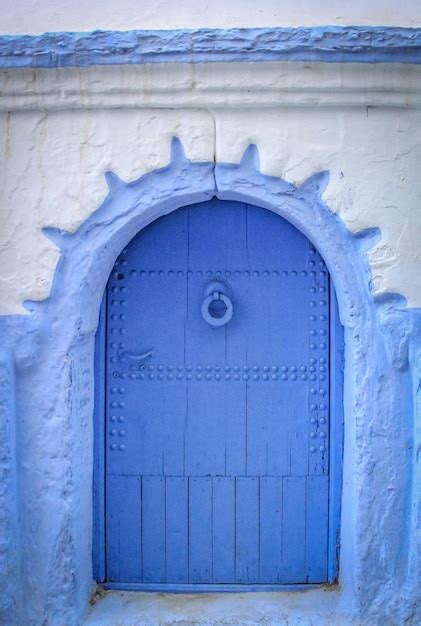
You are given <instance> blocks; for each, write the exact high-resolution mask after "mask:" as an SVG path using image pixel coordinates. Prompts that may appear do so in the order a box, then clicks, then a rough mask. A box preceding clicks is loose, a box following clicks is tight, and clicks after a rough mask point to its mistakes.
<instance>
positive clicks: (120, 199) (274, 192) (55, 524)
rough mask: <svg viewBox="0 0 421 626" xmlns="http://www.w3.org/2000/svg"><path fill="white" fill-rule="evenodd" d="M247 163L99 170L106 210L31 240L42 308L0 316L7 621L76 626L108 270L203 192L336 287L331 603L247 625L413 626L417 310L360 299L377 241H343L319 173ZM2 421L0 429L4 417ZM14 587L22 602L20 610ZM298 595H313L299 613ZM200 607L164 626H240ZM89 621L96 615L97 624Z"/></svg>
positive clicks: (2, 559)
mask: <svg viewBox="0 0 421 626" xmlns="http://www.w3.org/2000/svg"><path fill="white" fill-rule="evenodd" d="M259 167H260V163H259V155H258V152H257V149H256V148H255V147H250V148H249V149H248V150H247V151H246V152H245V154H244V156H243V158H242V160H241V162H240V164H239V165H232V164H224V163H216V164H214V162H212V161H211V162H204V163H203V162H202V163H199V162H191V161H188V160H187V159H186V157H185V154H184V151H183V148H182V145H181V144H180V142H179V141H178V140H175V141H173V143H172V155H171V161H170V165H169V166H168V167H166V168H164V169H162V170H158V171H152V172H151V173H150V174H148V175H145V176H143V177H141V178H140V179H138V180H137V181H134V182H133V183H131V184H125V183H124V182H123V181H122V180H121V179H120V178H118V176H116V174H112V173H108V174H107V176H106V181H107V185H108V188H109V192H108V194H107V196H106V198H105V200H104V202H103V203H102V204H101V206H100V207H99V208H98V210H97V211H95V212H94V213H92V214H91V215H90V216H89V217H88V218H87V219H86V220H85V221H83V222H82V224H81V225H80V227H79V228H78V229H77V230H76V232H75V233H74V234H73V235H72V234H71V233H69V232H67V231H64V230H60V229H51V228H50V229H47V230H46V231H45V233H46V235H47V236H48V237H49V238H50V239H52V240H53V241H54V242H55V243H56V244H57V246H59V247H60V249H61V256H60V261H59V264H58V267H57V270H56V273H55V278H54V285H53V290H52V293H51V297H50V298H48V299H47V300H44V301H43V302H41V303H31V304H29V305H28V306H29V308H30V310H31V312H32V314H31V315H10V316H3V317H0V331H1V333H2V341H3V343H4V350H5V351H6V350H7V351H8V353H12V354H13V357H14V362H15V372H16V390H17V393H16V414H17V415H19V420H18V422H17V425H18V429H17V444H16V447H15V450H16V452H17V454H16V458H17V467H18V474H17V476H18V481H13V480H11V481H8V483H7V485H6V488H5V489H4V490H3V491H2V492H0V496H1V498H2V500H3V501H4V503H9V504H8V506H4V504H3V503H2V502H0V506H2V507H3V509H2V510H4V511H5V512H4V514H3V517H2V518H0V523H1V524H2V526H3V527H7V525H9V528H12V529H13V530H14V535H15V536H16V539H14V538H13V537H12V540H11V541H8V542H5V543H4V545H3V546H2V551H1V552H0V565H1V567H0V572H5V571H6V568H5V567H3V564H4V565H5V566H7V567H8V568H9V569H8V571H11V569H12V568H13V567H15V568H16V563H14V557H15V554H16V552H15V545H21V552H19V555H18V556H20V555H22V557H23V558H22V559H21V560H20V561H19V560H18V563H17V569H18V571H20V573H21V578H20V579H19V577H18V576H15V577H14V578H13V584H12V585H9V589H10V594H8V595H7V597H6V596H3V597H1V598H0V614H2V616H4V618H3V619H4V620H5V622H6V623H8V624H11V625H12V624H17V625H18V626H21V624H25V625H26V624H28V626H38V625H41V624H43V625H44V626H50V625H51V626H56V624H66V626H67V625H68V626H79V624H80V623H81V619H82V614H83V612H84V610H85V608H86V606H87V602H88V598H89V593H90V590H91V588H92V560H91V547H92V544H91V537H92V521H93V517H92V466H93V442H92V431H93V425H92V413H93V392H94V378H93V354H94V333H95V330H96V327H97V322H98V312H99V307H100V303H101V300H102V295H103V290H104V286H105V284H106V281H107V278H108V275H109V273H110V271H111V269H112V267H113V264H114V261H115V258H116V257H117V255H118V254H119V252H120V251H121V250H122V249H123V248H124V247H125V245H127V243H128V241H130V239H131V238H132V237H133V235H134V234H135V233H136V232H138V231H139V230H140V229H141V228H142V227H144V226H145V225H146V224H148V223H149V222H150V221H152V220H153V219H156V218H157V217H159V216H161V215H163V214H166V213H168V212H170V211H173V210H176V209H177V208H178V207H180V206H185V205H187V204H191V203H195V202H200V201H202V200H205V199H207V198H210V197H213V196H216V197H218V198H221V199H228V200H238V201H240V202H248V203H252V204H255V205H258V206H261V207H263V208H267V209H268V210H272V211H274V212H276V213H278V214H280V215H281V216H283V217H285V218H286V219H288V220H290V221H291V223H293V224H294V225H295V226H296V227H298V228H299V229H300V230H301V231H302V232H303V233H304V234H305V235H306V236H307V237H309V239H310V240H311V241H312V242H313V243H314V244H315V245H316V247H317V248H318V250H319V252H320V253H321V255H322V256H323V257H324V259H325V261H326V264H327V266H328V268H329V271H330V273H331V276H332V278H333V280H334V283H335V288H336V293H337V297H338V304H339V311H340V316H341V321H342V323H343V325H344V327H345V372H344V378H345V382H344V387H345V396H344V422H345V441H344V459H343V482H344V484H343V497H342V517H341V552H340V577H339V586H338V587H335V588H333V589H330V590H329V592H326V591H325V590H324V589H318V590H314V591H312V592H311V594H308V595H307V594H302V595H301V594H297V593H294V594H291V599H290V601H289V603H288V601H287V600H286V601H285V604H284V612H283V613H282V614H281V613H280V597H278V598H277V600H275V599H274V597H273V595H271V597H268V596H267V595H266V596H262V597H261V599H257V600H256V604H255V616H256V621H257V623H259V621H260V622H261V623H271V622H270V619H272V618H273V619H272V624H277V623H278V624H279V623H281V624H282V620H283V623H284V624H285V623H288V620H290V623H294V619H295V618H297V623H299V621H298V618H299V619H301V621H302V622H303V623H304V624H305V623H307V624H309V623H310V624H311V623H312V622H313V624H314V625H315V624H316V623H317V621H315V620H319V618H320V619H321V620H325V622H324V623H327V624H329V620H330V623H332V624H341V623H344V624H346V623H347V622H348V623H349V622H351V623H352V620H353V621H354V623H356V624H363V625H364V626H383V625H384V624H391V625H393V626H394V624H408V625H411V626H415V625H416V624H418V623H419V618H420V615H419V610H420V607H421V604H420V603H419V593H420V586H419V580H420V571H419V545H418V544H419V517H418V511H419V502H420V484H419V482H417V480H416V477H417V475H418V472H419V469H416V468H417V454H418V452H417V451H419V446H420V442H419V432H418V431H415V429H414V425H415V424H416V423H417V419H418V418H419V416H418V414H417V410H418V408H417V407H418V406H419V389H420V386H419V354H420V346H421V344H420V336H421V333H420V329H421V324H420V314H419V313H420V312H419V310H418V311H417V310H414V309H408V308H406V307H405V305H404V303H403V300H402V298H399V297H392V296H389V297H384V298H382V299H377V300H375V299H374V298H373V295H372V294H371V293H370V292H369V272H368V267H367V265H366V263H365V253H366V251H367V250H368V249H370V247H372V245H373V243H374V242H375V240H376V231H375V230H374V231H372V230H365V231H360V232H359V233H357V235H353V234H352V233H351V232H350V231H349V230H348V229H347V228H346V226H345V224H344V223H343V221H342V220H341V219H340V218H338V216H337V215H335V213H334V212H332V211H331V210H330V209H329V207H328V206H327V205H326V204H325V203H324V202H323V201H322V196H323V194H324V192H325V190H326V186H327V185H328V182H329V173H328V172H319V173H316V174H315V175H313V176H312V177H311V178H309V179H307V180H305V181H304V182H303V184H302V185H300V186H292V185H291V184H289V183H287V182H286V181H284V180H282V179H280V178H277V177H269V176H266V175H264V174H262V173H261V172H260V170H259ZM5 354H6V352H5ZM5 358H6V359H7V357H5ZM7 363H8V361H7V360H5V364H6V367H7ZM3 367H4V366H3ZM411 377H413V379H414V383H415V384H414V387H413V389H414V393H415V396H413V392H412V388H411ZM8 379H10V377H9V378H7V377H6V379H5V380H6V382H7V380H8ZM3 392H4V395H5V398H4V399H3V403H5V402H6V401H8V402H9V403H10V404H13V402H14V400H13V396H12V393H13V389H10V390H9V391H8V390H7V389H6V388H4V389H3ZM0 418H1V420H2V423H1V424H0V426H2V425H3V423H5V425H6V428H4V430H6V429H7V420H5V415H4V412H3V413H2V412H0ZM99 419H100V418H99ZM10 441H11V438H10V436H9V437H7V438H6V439H5V440H2V441H0V444H1V445H0V453H1V457H0V458H1V461H2V469H3V471H5V472H6V473H8V474H9V475H12V477H13V459H14V458H15V457H14V456H13V454H10V449H11V445H10ZM10 503H11V504H10ZM16 510H18V511H19V517H17V516H16V514H15V513H14V512H15V511H16ZM18 519H19V524H17V520H18ZM22 590H24V593H25V595H26V597H30V598H31V602H30V603H28V602H20V601H19V594H20V593H21V592H22ZM252 597H253V594H251V595H250V598H252ZM200 598H202V599H200ZM306 598H307V600H306ZM308 598H310V599H311V598H313V599H314V602H313V603H311V605H312V606H313V607H314V614H313V613H312V614H311V615H309V607H308V604H310V603H309V601H308ZM236 600H237V601H236ZM266 600H267V604H266V605H265V601H266ZM103 602H104V604H102V603H101V602H100V604H99V605H98V607H97V608H98V610H99V616H101V611H106V608H107V606H110V604H111V606H113V605H114V607H117V609H116V612H115V613H114V615H115V621H114V623H115V624H118V623H119V624H131V625H132V626H133V624H141V623H142V611H144V610H146V608H147V607H148V598H147V597H146V599H145V602H146V607H145V608H143V605H142V603H141V600H140V599H138V600H136V601H135V602H132V603H131V602H130V600H129V597H128V596H127V595H125V594H124V595H123V596H119V595H118V594H117V596H116V595H115V594H111V595H110V596H109V598H105V600H104V601H103ZM207 602H208V601H207V599H206V596H205V597H203V596H201V597H199V598H198V597H197V596H196V597H192V598H190V599H189V600H186V611H184V613H181V611H182V610H183V608H182V604H183V602H182V598H179V599H178V600H177V603H178V608H177V611H178V616H177V618H176V622H175V623H177V621H178V622H179V623H180V622H181V623H193V624H194V623H205V624H206V623H212V614H214V616H215V619H214V620H213V623H215V622H216V623H218V621H217V620H218V619H219V615H220V611H219V610H220V609H221V610H223V609H222V607H223V604H224V603H226V605H227V606H226V611H227V618H226V619H225V620H224V621H225V623H235V621H233V620H234V615H235V619H236V620H237V623H247V620H249V616H248V615H245V614H244V612H243V609H245V610H246V611H247V606H248V604H247V603H250V602H252V600H250V599H247V600H246V601H242V599H241V597H240V598H238V596H237V598H236V597H235V596H234V597H233V599H232V600H231V601H230V600H229V596H226V597H225V598H224V599H222V600H221V599H220V598H219V600H218V597H215V598H214V599H213V601H211V602H210V603H209V602H208V604H207ZM218 602H219V607H218ZM101 604H102V606H103V607H105V608H104V609H102V608H101ZM169 604H171V601H170V600H169V601H168V603H163V605H161V607H159V605H155V607H151V603H150V602H149V607H150V608H151V611H152V615H157V614H159V612H160V611H161V610H162V611H164V612H165V610H166V609H165V607H166V606H167V608H168V613H167V616H169V617H171V615H173V614H174V610H175V608H176V607H174V606H173V607H171V606H169ZM192 604H196V606H200V605H203V610H207V611H208V613H209V620H208V622H206V621H205V618H206V616H205V617H204V618H202V619H201V620H200V621H199V622H198V620H197V619H196V618H197V615H198V613H199V611H200V609H199V608H195V610H193V607H192ZM212 604H213V606H210V605H212ZM13 605H14V606H13ZM228 605H229V608H228ZM265 606H266V608H265ZM11 607H12V608H11ZM126 610H127V611H126ZM266 610H267V611H268V614H267V616H266V614H265V611H266ZM300 610H301V613H300ZM133 611H135V614H133ZM136 612H137V614H136ZM102 614H103V613H102ZM96 615H97V616H98V613H96ZM131 616H132V617H131ZM230 616H232V618H233V620H231V622H230V621H229V619H230ZM126 617H127V619H126ZM179 618H180V619H179ZM290 618H291V619H290ZM88 619H96V617H95V614H91V616H90V617H89V618H88ZM195 620H196V621H195ZM276 620H278V621H276ZM173 621H174V620H173ZM91 623H92V622H91ZM93 623H95V622H93ZM97 623H98V622H97ZM144 623H145V622H144ZM146 623H148V622H147V621H146ZM149 623H154V622H153V621H150V622H149ZM155 623H156V622H155ZM158 623H159V622H158ZM163 623H165V621H164V622H163ZM167 623H168V621H167ZM169 623H171V622H169ZM222 623H224V622H222ZM249 623H253V622H250V620H249ZM319 623H323V621H322V622H320V620H319Z"/></svg>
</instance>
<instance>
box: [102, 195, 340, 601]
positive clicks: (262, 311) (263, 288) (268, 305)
mask: <svg viewBox="0 0 421 626" xmlns="http://www.w3.org/2000/svg"><path fill="white" fill-rule="evenodd" d="M330 292H331V287H330V279H329V274H328V272H327V269H326V266H325V264H324V262H323V259H322V258H321V257H320V255H319V254H318V252H317V250H316V249H315V248H314V246H313V245H312V244H311V243H310V242H309V241H308V239H307V238H306V237H305V236H304V235H303V234H302V233H300V232H299V231H298V230H297V229H296V228H295V227H294V226H292V225H291V224H290V223H289V222H287V221H286V220H285V219H283V218H281V217H280V216H278V215H276V214H274V213H272V212H270V211H267V210H265V209H261V208H259V207H256V206H253V205H249V204H244V203H241V202H231V201H223V200H218V199H216V198H213V199H212V200H209V201H207V202H203V203H200V204H196V205H191V206H187V207H184V208H181V209H178V210H177V211H175V212H173V213H171V214H170V215H167V216H164V217H161V218H159V219H158V220H156V221H154V222H152V223H151V224H150V225H149V226H147V227H146V228H144V229H143V230H142V231H140V232H139V233H138V235H137V236H135V237H134V239H133V240H132V241H131V242H130V243H129V245H128V246H127V247H126V248H125V249H124V250H123V252H122V253H121V255H120V256H119V258H118V259H117V262H116V264H115V268H114V271H113V272H112V275H111V277H110V279H109V282H108V284H107V289H106V297H105V302H104V305H103V311H104V315H103V320H102V325H101V328H100V333H99V335H100V337H101V339H100V341H101V342H102V344H103V345H102V354H103V358H104V361H105V367H104V368H99V372H100V379H101V380H99V381H98V382H99V384H100V386H102V389H103V391H104V394H105V406H104V413H105V415H104V414H103V417H102V419H103V420H104V437H105V446H104V450H105V454H104V459H103V467H104V476H105V491H106V498H105V509H104V520H105V536H106V541H105V545H106V548H105V554H104V557H105V570H104V576H103V578H104V581H105V582H107V583H110V584H111V585H113V586H126V587H127V586H128V587H131V588H144V589H151V588H156V589H169V590H174V589H179V588H181V589H189V588H192V589H197V590H200V589H202V590H203V589H215V590H216V589H228V588H229V587H235V588H237V587H238V588H242V589H252V588H253V589H254V588H271V587H279V586H284V585H303V584H314V583H323V582H328V581H331V580H332V572H333V571H334V570H335V568H334V567H332V562H334V561H336V542H335V537H336V531H337V520H335V519H334V518H333V515H332V507H330V506H329V503H330V499H331V496H332V493H334V492H335V490H337V485H336V484H335V483H334V482H333V481H337V480H339V474H340V473H338V472H337V471H335V468H334V467H332V466H331V459H332V458H333V457H334V458H339V462H340V455H333V454H332V451H333V450H332V447H333V446H335V445H337V443H338V441H340V439H339V438H338V437H337V436H336V435H335V437H333V438H332V441H330V421H329V417H330V416H331V411H330V406H329V399H330V382H331V374H332V372H331V367H330V366H331V359H330V354H331V352H332V345H331V337H330V335H332V337H334V338H337V333H336V331H335V329H333V331H334V332H333V333H331V332H330V331H331V328H332V325H333V326H335V324H336V321H335V305H334V297H332V296H333V294H331V293H330ZM333 351H335V347H333ZM332 417H333V418H334V416H332ZM100 419H101V417H100ZM339 488H340V487H339Z"/></svg>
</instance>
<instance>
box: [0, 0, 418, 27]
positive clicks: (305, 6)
mask: <svg viewBox="0 0 421 626" xmlns="http://www.w3.org/2000/svg"><path fill="white" fill-rule="evenodd" d="M2 9H3V13H2V19H1V22H0V24H1V25H0V32H3V33H42V32H45V31H63V30H70V31H71V30H78V31H87V30H94V29H96V28H101V29H104V28H109V29H116V30H129V29H133V28H152V29H156V28H200V27H201V26H207V27H209V28H229V27H236V26H242V27H253V26H255V27H257V26H263V27H264V26H307V25H316V26H317V25H319V24H372V25H377V24H381V25H390V26H419V25H420V24H421V10H420V8H419V6H417V3H416V1H414V0H401V1H399V0H370V2H367V1H366V0H354V2H344V1H343V0H323V2H319V3H318V5H317V9H315V6H314V2H313V1H312V0H262V1H261V2H260V3H259V4H258V5H256V3H255V2H253V0H231V2H229V3H228V2H226V1H225V0H214V1H213V2H209V1H208V0H183V1H182V2H178V3H174V2H171V1H170V0H156V2H153V3H148V2H144V3H139V2H137V1H136V0H120V2H119V3H118V10H116V5H115V2H113V1H112V0H102V2H99V0H91V2H89V3H86V5H84V7H83V11H82V10H80V7H79V6H78V5H77V4H76V6H75V0H63V1H62V2H60V3H59V4H58V3H57V1H56V0H15V2H14V1H13V0H4V1H3V3H2Z"/></svg>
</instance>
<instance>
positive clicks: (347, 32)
mask: <svg viewBox="0 0 421 626" xmlns="http://www.w3.org/2000/svg"><path fill="white" fill-rule="evenodd" d="M239 61H248V62H250V61H307V62H311V61H319V62H325V63H350V62H353V63H355V62H356V63H421V28H400V27H386V26H349V27H348V26H317V27H308V28H231V29H206V28H202V29H198V30H132V31H99V30H98V31H94V32H90V33H80V32H79V33H71V32H62V33H44V34H42V35H1V36H0V67H2V68H10V67H44V68H51V67H88V66H92V65H126V64H140V63H168V62H172V63H174V62H177V63H209V62H239Z"/></svg>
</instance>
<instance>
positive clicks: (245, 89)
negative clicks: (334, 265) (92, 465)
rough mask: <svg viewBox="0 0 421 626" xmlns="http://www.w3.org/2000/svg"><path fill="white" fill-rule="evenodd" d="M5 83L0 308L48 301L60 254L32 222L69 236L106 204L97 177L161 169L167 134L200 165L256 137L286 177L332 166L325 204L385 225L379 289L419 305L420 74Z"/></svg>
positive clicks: (108, 72)
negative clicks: (59, 229) (33, 301)
mask: <svg viewBox="0 0 421 626" xmlns="http://www.w3.org/2000/svg"><path fill="white" fill-rule="evenodd" d="M0 86H1V88H2V92H1V93H2V97H0V109H7V110H4V112H3V113H1V116H0V125H1V126H0V138H1V139H0V140H1V146H0V153H1V163H0V180H1V186H0V189H1V191H0V194H1V195H0V208H1V223H2V231H1V235H0V237H1V241H0V255H1V256H0V313H2V314H9V313H19V312H25V309H24V308H23V307H22V301H23V300H25V299H35V300H38V299H43V298H45V297H47V296H48V294H49V291H50V287H51V282H52V278H53V273H54V269H55V265H56V262H57V259H58V251H57V249H56V248H55V247H54V245H53V244H52V243H51V242H50V241H49V240H48V239H47V238H46V237H45V236H44V235H43V234H42V233H41V228H42V227H43V226H57V227H61V228H64V229H68V230H71V231H74V230H75V229H76V228H77V227H78V226H79V225H80V224H81V222H82V221H83V220H85V219H86V218H87V217H88V216H89V215H90V214H91V213H92V212H93V211H94V210H95V209H96V208H97V207H98V206H99V205H100V203H101V201H102V200H103V199H104V198H105V196H106V194H107V188H106V185H105V180H104V172H105V171H106V170H108V169H112V170H114V171H115V172H117V173H118V174H119V175H120V176H121V177H122V178H124V179H125V180H133V179H135V178H137V177H139V176H140V175H141V174H143V173H145V172H148V171H150V170H152V169H154V168H156V167H162V166H164V165H166V164H167V163H168V161H169V148H170V140H171V137H172V136H173V135H177V136H178V137H179V138H180V139H181V140H182V142H183V144H184V147H185V150H186V153H187V156H188V158H190V159H193V160H198V161H212V160H214V159H217V160H218V161H231V162H238V161H239V160H240V158H241V155H242V153H243V151H244V150H245V148H246V147H247V146H248V145H249V143H256V144H257V146H258V147H259V151H260V157H261V169H262V171H263V172H264V173H267V174H272V175H276V176H281V177H283V178H285V179H286V180H288V181H289V182H292V183H300V182H301V181H303V180H304V179H305V178H307V177H308V176H309V175H311V174H313V173H315V172H317V171H320V170H326V169H327V170H329V171H330V173H331V181H330V184H329V186H328V188H327V191H326V193H325V200H326V202H327V203H328V204H329V206H330V207H331V208H332V209H333V210H335V211H337V212H338V213H339V215H340V216H341V218H342V219H343V220H344V222H345V223H346V225H347V226H348V227H349V228H350V229H351V230H352V231H358V230H360V229H364V228H370V227H379V228H380V229H381V232H382V238H381V240H380V242H379V243H378V245H377V246H376V247H375V248H374V250H372V251H371V252H370V261H371V269H372V276H373V288H374V289H375V291H376V293H377V294H381V293H383V292H387V291H390V292H398V293H402V294H403V295H404V296H405V297H406V298H407V299H408V304H409V305H410V306H417V307H419V306H421V271H420V251H419V249H420V241H421V206H420V205H421V178H420V176H419V163H420V162H421V111H420V108H419V102H420V99H419V97H418V96H417V94H419V92H420V88H421V68H420V67H419V66H405V67H404V68H403V67H399V66H394V67H393V66H391V65H386V66H382V65H380V64H379V65H376V66H363V65H361V66H358V65H355V66H353V64H347V65H345V66H344V65H335V64H324V65H323V64H300V63H295V64H294V63H293V64H291V63H289V64H288V63H258V64H234V65H232V64H203V65H200V66H196V68H193V67H192V66H189V65H180V66H177V65H168V66H160V65H155V66H140V67H137V68H136V67H133V66H126V67H111V68H102V69H101V68H98V69H93V68H90V69H85V70H81V69H78V70H71V69H67V70H59V71H57V72H55V71H53V70H39V71H36V72H34V71H33V70H20V71H19V72H4V73H3V74H2V75H1V76H0ZM280 86H281V88H280ZM417 90H418V91H417ZM397 97H399V98H401V100H400V101H399V106H395V104H394V103H395V101H396V98H397ZM119 98H120V99H119ZM417 98H418V99H417ZM3 100H5V104H4V106H2V101H3ZM391 105H392V106H391Z"/></svg>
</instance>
